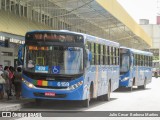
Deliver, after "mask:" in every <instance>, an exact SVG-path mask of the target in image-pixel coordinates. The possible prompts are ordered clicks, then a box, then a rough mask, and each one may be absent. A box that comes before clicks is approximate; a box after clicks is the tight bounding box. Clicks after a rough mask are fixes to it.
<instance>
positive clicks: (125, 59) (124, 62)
mask: <svg viewBox="0 0 160 120" xmlns="http://www.w3.org/2000/svg"><path fill="white" fill-rule="evenodd" d="M120 56H121V57H120V73H121V74H124V73H126V72H128V71H129V66H130V64H129V55H128V54H121V55H120Z"/></svg>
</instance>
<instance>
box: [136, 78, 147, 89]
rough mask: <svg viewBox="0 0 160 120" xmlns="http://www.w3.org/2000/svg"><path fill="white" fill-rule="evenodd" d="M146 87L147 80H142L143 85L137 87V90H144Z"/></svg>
mask: <svg viewBox="0 0 160 120" xmlns="http://www.w3.org/2000/svg"><path fill="white" fill-rule="evenodd" d="M146 85H147V80H146V79H145V80H144V85H142V86H139V87H138V88H140V89H146Z"/></svg>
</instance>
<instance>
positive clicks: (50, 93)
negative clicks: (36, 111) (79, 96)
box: [44, 92, 56, 96]
mask: <svg viewBox="0 0 160 120" xmlns="http://www.w3.org/2000/svg"><path fill="white" fill-rule="evenodd" d="M44 95H45V96H55V95H56V94H55V93H53V92H45V93H44Z"/></svg>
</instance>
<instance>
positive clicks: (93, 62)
mask: <svg viewBox="0 0 160 120" xmlns="http://www.w3.org/2000/svg"><path fill="white" fill-rule="evenodd" d="M91 53H92V62H91V64H92V65H94V64H95V61H94V60H95V58H94V55H95V53H94V43H91Z"/></svg>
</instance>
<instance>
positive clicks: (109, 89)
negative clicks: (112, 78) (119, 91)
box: [103, 82, 111, 101]
mask: <svg viewBox="0 0 160 120" xmlns="http://www.w3.org/2000/svg"><path fill="white" fill-rule="evenodd" d="M110 95H111V83H110V82H109V84H108V93H107V94H105V95H104V96H103V99H104V100H105V101H110Z"/></svg>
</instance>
